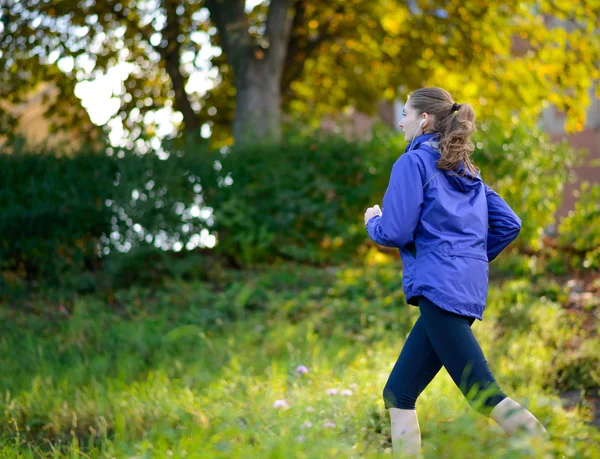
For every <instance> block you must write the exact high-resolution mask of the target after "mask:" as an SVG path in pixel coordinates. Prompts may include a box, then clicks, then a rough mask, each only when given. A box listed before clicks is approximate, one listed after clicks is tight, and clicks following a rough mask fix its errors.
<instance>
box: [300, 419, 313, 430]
mask: <svg viewBox="0 0 600 459" xmlns="http://www.w3.org/2000/svg"><path fill="white" fill-rule="evenodd" d="M312 426H313V425H312V422H310V421H306V422H305V423H304V424H302V428H303V429H310V428H311V427H312Z"/></svg>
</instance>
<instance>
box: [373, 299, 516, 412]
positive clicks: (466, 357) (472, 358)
mask: <svg viewBox="0 0 600 459" xmlns="http://www.w3.org/2000/svg"><path fill="white" fill-rule="evenodd" d="M419 309H420V310H421V316H420V317H419V318H418V319H417V321H416V323H415V325H414V327H413V329H412V330H411V332H410V334H409V336H408V338H407V340H406V343H405V344H404V347H403V348H402V352H401V353H400V357H398V361H397V362H396V365H394V369H393V370H392V373H391V374H390V377H389V379H388V381H387V383H386V385H385V388H384V389H383V399H384V402H385V407H386V408H392V407H395V408H403V409H408V410H414V409H415V403H416V401H417V397H418V396H419V394H420V393H421V392H422V391H423V390H424V389H425V388H426V387H427V385H428V384H429V383H430V382H431V380H432V379H433V378H434V377H435V375H436V374H437V373H438V372H439V371H440V368H442V364H443V365H444V367H446V370H447V371H448V373H449V374H450V376H451V377H452V379H453V381H454V383H455V384H456V385H457V386H458V387H459V389H460V390H461V391H462V393H463V394H464V395H465V397H466V398H467V401H468V402H469V404H470V405H471V407H473V409H475V410H476V411H478V412H479V413H481V414H483V415H484V416H489V414H490V412H491V411H492V409H493V408H494V407H495V406H496V405H497V404H498V403H500V402H501V401H502V400H504V399H505V398H506V395H505V394H504V393H503V392H502V390H501V389H500V387H499V386H498V383H497V382H496V380H495V379H494V376H493V375H492V373H491V371H490V369H489V368H488V365H487V361H486V360H485V357H484V356H483V352H482V351H481V347H480V346H479V343H478V342H477V340H476V339H475V336H474V335H473V331H472V330H471V325H472V324H473V322H474V321H475V319H474V318H473V317H466V316H461V315H458V314H455V313H452V312H448V311H445V310H443V309H441V308H439V307H438V306H436V305H435V304H434V303H432V302H431V301H429V300H428V299H427V298H425V297H420V298H419Z"/></svg>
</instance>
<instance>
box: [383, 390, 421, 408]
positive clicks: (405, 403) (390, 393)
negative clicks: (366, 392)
mask: <svg viewBox="0 0 600 459" xmlns="http://www.w3.org/2000/svg"><path fill="white" fill-rule="evenodd" d="M383 402H384V404H385V407H386V408H401V409H403V410H414V409H415V404H416V403H417V398H416V397H414V396H411V395H408V394H406V393H405V392H403V391H402V390H398V388H394V387H391V386H387V385H386V386H385V387H384V388H383Z"/></svg>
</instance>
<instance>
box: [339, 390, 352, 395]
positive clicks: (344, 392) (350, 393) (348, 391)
mask: <svg viewBox="0 0 600 459" xmlns="http://www.w3.org/2000/svg"><path fill="white" fill-rule="evenodd" d="M340 394H342V395H346V396H348V395H352V391H351V390H350V389H344V390H343V391H342V392H340Z"/></svg>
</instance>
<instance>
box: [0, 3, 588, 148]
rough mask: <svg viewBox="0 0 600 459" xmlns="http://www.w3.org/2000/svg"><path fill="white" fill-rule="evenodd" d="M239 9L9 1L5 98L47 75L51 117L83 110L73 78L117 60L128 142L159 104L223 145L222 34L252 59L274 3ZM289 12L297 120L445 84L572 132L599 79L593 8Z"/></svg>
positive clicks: (305, 6)
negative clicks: (546, 115)
mask: <svg viewBox="0 0 600 459" xmlns="http://www.w3.org/2000/svg"><path fill="white" fill-rule="evenodd" d="M270 3H272V4H279V1H273V2H270ZM243 6H244V2H243V1H242V0H228V1H227V2H226V3H225V10H226V11H227V12H232V11H238V12H239V11H240V10H241V11H242V15H241V18H238V15H233V14H229V15H225V16H224V17H225V19H227V18H230V19H231V20H232V21H233V23H230V24H229V26H228V27H225V28H223V27H220V28H219V27H215V25H219V24H216V21H215V18H214V17H210V16H211V14H209V11H208V9H207V8H205V2H204V1H202V0H194V1H186V2H182V1H169V2H163V1H146V2H137V3H135V4H133V3H130V2H123V1H115V0H111V1H104V2H99V1H90V2H80V1H76V0H63V1H60V2H56V1H48V0H44V1H37V0H35V1H34V0H27V1H21V2H11V3H10V5H8V7H7V8H5V11H4V16H3V19H4V21H3V23H4V24H5V26H4V28H3V29H0V30H1V31H2V32H0V67H2V68H6V69H8V72H4V73H3V75H2V84H0V88H1V89H0V98H2V99H3V100H6V101H7V102H9V103H16V102H18V101H19V100H21V99H22V98H23V97H25V95H27V94H28V93H29V92H30V91H31V90H32V88H33V87H35V86H36V85H37V84H38V83H39V82H40V81H52V82H54V83H55V84H56V85H57V87H58V88H59V89H60V91H61V96H60V97H59V98H58V99H57V102H56V104H54V105H53V107H52V108H51V110H52V112H54V113H58V112H63V111H64V107H65V106H72V105H73V104H76V103H78V100H77V98H76V97H75V95H74V87H75V84H76V83H77V82H81V81H88V80H91V79H92V78H94V77H96V76H98V75H101V74H107V73H108V72H109V71H110V72H112V71H116V66H117V65H118V64H123V65H124V66H123V68H124V69H125V70H126V71H125V75H124V76H123V79H124V82H123V85H122V86H121V88H119V89H118V90H117V91H116V93H115V94H114V96H115V97H116V98H118V100H119V102H120V106H119V109H118V111H117V113H116V114H115V115H114V116H115V118H117V117H119V118H121V119H122V120H123V121H124V124H125V127H126V128H127V129H129V130H130V134H131V135H130V139H129V140H130V142H131V144H132V145H133V142H135V141H136V139H137V138H145V136H147V135H152V134H153V133H154V132H155V130H156V123H155V122H154V121H153V120H151V119H150V118H152V117H150V116H146V115H147V114H148V113H149V112H153V111H157V110H161V109H162V108H164V107H171V108H173V109H174V110H176V111H178V112H179V113H180V114H181V118H179V120H176V121H177V122H178V128H179V129H182V127H183V126H184V125H185V126H186V129H187V130H188V132H192V133H195V134H197V133H198V130H199V127H200V126H202V125H204V124H206V125H207V126H210V127H212V131H213V136H214V138H213V141H214V142H215V145H222V144H229V143H231V124H232V121H233V118H234V110H235V103H234V102H235V96H236V94H237V93H238V92H239V91H236V87H235V81H236V80H235V77H236V75H237V77H238V81H241V79H242V78H243V75H242V74H241V72H240V71H238V72H237V74H236V75H234V71H233V68H232V66H231V63H230V61H228V60H227V59H226V57H229V58H231V56H226V53H223V52H222V50H221V45H222V41H223V37H222V36H221V34H222V32H223V30H225V29H232V28H233V29H241V30H242V32H243V33H244V34H245V35H244V36H247V37H248V39H249V40H250V44H251V49H252V50H253V51H254V52H252V53H249V54H248V56H249V59H250V60H249V63H250V64H253V65H255V64H257V63H258V62H259V61H260V60H261V59H264V58H265V56H267V55H268V53H269V42H268V40H267V38H269V37H266V36H265V29H266V27H265V22H266V21H267V18H268V16H269V13H270V10H271V8H270V5H269V4H268V3H267V2H259V3H258V4H257V5H256V6H254V8H253V9H252V10H251V11H249V12H247V14H244V12H243ZM291 6H292V9H293V15H294V18H293V24H292V30H291V37H290V40H289V43H288V46H287V50H286V60H285V63H284V65H283V69H282V70H281V84H280V95H281V98H282V108H283V110H284V112H285V113H287V114H289V115H292V117H304V118H305V119H307V120H312V121H316V120H320V119H321V118H322V117H323V116H324V115H326V114H336V115H337V114H338V113H340V112H342V111H343V110H344V109H345V108H348V107H354V108H356V109H358V110H360V111H361V112H364V113H373V112H374V111H375V109H376V103H377V102H378V101H380V100H382V99H386V100H392V99H394V98H396V97H400V98H404V97H405V96H406V94H407V93H408V92H409V91H410V90H412V89H415V88H417V87H420V86H423V85H441V86H443V87H445V88H447V89H448V90H450V91H451V93H452V94H453V95H454V97H455V98H456V100H458V101H459V102H469V103H472V104H473V105H474V106H475V107H476V111H477V113H478V114H479V116H481V117H482V118H487V119H497V120H500V121H501V122H503V123H504V124H510V123H513V122H515V123H516V121H519V122H521V123H524V124H525V125H528V126H532V125H533V124H534V123H535V120H537V119H538V115H539V114H540V112H541V110H542V109H543V108H545V107H546V106H547V104H548V103H549V102H550V103H553V104H555V105H556V106H557V107H558V109H560V110H565V111H566V113H567V123H566V127H567V129H568V130H578V129H581V128H582V127H583V124H584V119H585V111H586V108H587V107H588V106H589V103H590V98H591V95H592V94H591V88H592V84H593V82H594V81H598V79H599V73H598V72H599V70H598V69H599V68H600V66H599V65H598V62H599V61H600V58H599V52H600V44H599V42H598V34H595V33H593V31H594V28H595V26H596V23H595V18H596V17H597V5H596V3H595V1H594V0H586V1H580V2H577V3H565V2H555V1H553V0H543V1H528V2H521V1H515V0H512V1H508V2H501V3H494V2H487V3H481V2H477V1H466V2H465V1H464V0H460V1H459V0H452V1H441V0H435V1H429V2H416V3H414V2H413V3H411V2H397V1H393V0H379V1H377V2H373V1H372V0H368V1H367V0H359V1H354V2H347V1H341V0H336V1H332V2H328V3H327V5H325V6H324V5H322V4H321V3H319V2H316V1H314V0H295V1H293V2H291ZM213 13H215V11H213ZM552 18H555V19H556V20H557V21H553V20H552ZM238 19H239V20H238ZM560 21H562V22H560ZM111 69H113V70H112V71H111ZM199 76H201V78H203V79H205V80H206V81H208V82H209V88H207V89H208V90H207V91H206V93H203V92H202V91H195V90H192V89H190V88H191V87H192V86H193V84H192V85H191V86H188V85H190V84H191V83H195V82H197V81H198V79H199ZM186 88H187V89H186ZM238 89H239V88H238ZM276 93H277V92H276ZM61 107H62V108H61ZM3 115H5V116H4V118H6V115H7V113H6V112H3ZM144 120H145V121H144ZM181 120H183V123H180V121H181ZM72 121H77V120H72ZM146 122H147V123H148V124H145V123H146ZM0 125H1V126H4V127H3V132H4V133H10V132H11V129H10V125H5V124H0Z"/></svg>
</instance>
